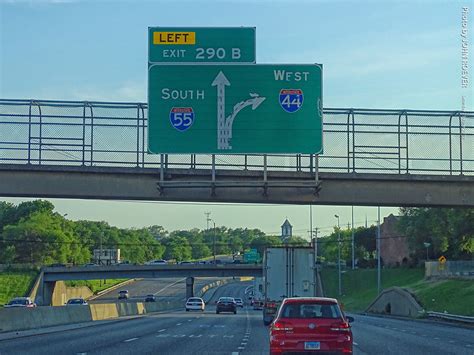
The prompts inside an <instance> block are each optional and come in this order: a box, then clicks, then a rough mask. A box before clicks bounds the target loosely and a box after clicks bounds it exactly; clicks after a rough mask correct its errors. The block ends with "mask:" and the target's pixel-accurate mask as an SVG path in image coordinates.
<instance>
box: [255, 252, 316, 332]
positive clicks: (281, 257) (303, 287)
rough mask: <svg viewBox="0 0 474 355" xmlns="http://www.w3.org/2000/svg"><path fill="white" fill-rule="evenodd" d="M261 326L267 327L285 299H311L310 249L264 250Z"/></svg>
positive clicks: (313, 267) (313, 264) (312, 255)
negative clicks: (262, 324)
mask: <svg viewBox="0 0 474 355" xmlns="http://www.w3.org/2000/svg"><path fill="white" fill-rule="evenodd" d="M263 275H264V295H263V296H264V297H263V298H264V306H263V323H264V324H265V325H268V324H270V323H271V322H272V321H273V318H274V317H275V315H276V312H277V310H278V307H279V306H280V304H281V302H282V301H283V299H284V298H287V297H315V296H316V288H317V286H316V285H317V269H316V259H315V252H314V249H313V247H290V246H287V247H273V248H267V249H266V250H265V253H264V256H263Z"/></svg>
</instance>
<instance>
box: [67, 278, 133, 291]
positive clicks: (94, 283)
mask: <svg viewBox="0 0 474 355" xmlns="http://www.w3.org/2000/svg"><path fill="white" fill-rule="evenodd" d="M126 280H128V279H109V280H77V281H75V280H73V281H66V282H65V283H66V286H68V287H79V286H87V287H89V288H90V290H91V291H92V293H94V294H96V293H97V292H100V291H103V290H105V289H107V288H109V287H112V286H115V285H117V284H119V283H121V282H124V281H126Z"/></svg>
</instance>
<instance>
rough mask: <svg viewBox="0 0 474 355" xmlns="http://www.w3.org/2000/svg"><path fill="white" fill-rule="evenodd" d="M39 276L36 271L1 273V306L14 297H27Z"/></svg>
mask: <svg viewBox="0 0 474 355" xmlns="http://www.w3.org/2000/svg"><path fill="white" fill-rule="evenodd" d="M37 276H38V272H36V271H2V272H1V273H0V306H3V305H4V304H5V303H8V301H10V300H11V299H12V298H13V297H22V296H26V295H27V293H28V291H29V290H30V289H31V287H32V286H33V283H34V282H35V280H36V277H37Z"/></svg>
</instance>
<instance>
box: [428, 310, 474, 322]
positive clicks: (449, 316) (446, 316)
mask: <svg viewBox="0 0 474 355" xmlns="http://www.w3.org/2000/svg"><path fill="white" fill-rule="evenodd" d="M426 314H427V315H428V317H432V318H439V319H445V320H453V321H457V322H463V323H469V324H474V317H468V316H459V315H456V314H449V313H441V312H426Z"/></svg>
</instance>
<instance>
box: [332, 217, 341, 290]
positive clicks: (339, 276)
mask: <svg viewBox="0 0 474 355" xmlns="http://www.w3.org/2000/svg"><path fill="white" fill-rule="evenodd" d="M334 217H336V218H337V246H338V247H337V254H338V257H337V270H338V284H339V296H341V295H342V280H341V227H340V226H339V216H338V215H337V214H335V215H334Z"/></svg>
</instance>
